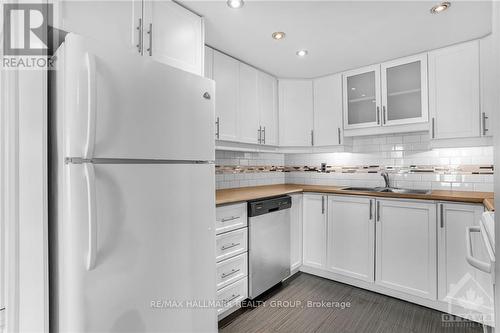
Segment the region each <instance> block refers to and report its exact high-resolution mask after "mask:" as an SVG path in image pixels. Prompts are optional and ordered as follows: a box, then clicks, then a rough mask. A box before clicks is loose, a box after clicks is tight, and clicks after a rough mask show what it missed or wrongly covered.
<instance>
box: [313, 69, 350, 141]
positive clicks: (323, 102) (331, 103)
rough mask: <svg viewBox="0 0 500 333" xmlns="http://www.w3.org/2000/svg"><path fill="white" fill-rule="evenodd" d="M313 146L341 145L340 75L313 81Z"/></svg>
mask: <svg viewBox="0 0 500 333" xmlns="http://www.w3.org/2000/svg"><path fill="white" fill-rule="evenodd" d="M313 88H314V126H313V127H314V135H313V142H314V146H334V145H341V144H342V143H343V128H342V75H340V74H335V75H330V76H325V77H322V78H319V79H315V80H314V81H313Z"/></svg>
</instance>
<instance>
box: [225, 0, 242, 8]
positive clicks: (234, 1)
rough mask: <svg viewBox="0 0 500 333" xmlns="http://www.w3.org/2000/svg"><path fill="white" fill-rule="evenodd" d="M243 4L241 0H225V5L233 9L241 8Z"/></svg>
mask: <svg viewBox="0 0 500 333" xmlns="http://www.w3.org/2000/svg"><path fill="white" fill-rule="evenodd" d="M244 4H245V3H244V2H243V0H227V5H228V6H229V8H233V9H238V8H241V7H243V5H244Z"/></svg>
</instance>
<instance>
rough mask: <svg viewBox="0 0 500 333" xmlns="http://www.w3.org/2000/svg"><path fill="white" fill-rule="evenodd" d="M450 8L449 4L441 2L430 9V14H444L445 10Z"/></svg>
mask: <svg viewBox="0 0 500 333" xmlns="http://www.w3.org/2000/svg"><path fill="white" fill-rule="evenodd" d="M450 7H451V3H449V2H448V1H445V2H441V3H440V4H438V5H435V6H434V7H432V8H431V13H432V14H439V13H441V12H444V11H445V10H447V9H448V8H450Z"/></svg>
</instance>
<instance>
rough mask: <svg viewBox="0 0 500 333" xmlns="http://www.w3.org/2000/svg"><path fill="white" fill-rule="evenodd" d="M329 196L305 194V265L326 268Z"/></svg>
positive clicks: (303, 245)
mask: <svg viewBox="0 0 500 333" xmlns="http://www.w3.org/2000/svg"><path fill="white" fill-rule="evenodd" d="M327 201H328V197H327V196H326V195H321V194H309V193H305V194H304V196H303V202H304V207H303V210H304V212H303V220H302V224H303V229H302V230H303V235H302V236H303V244H302V247H303V250H302V264H303V265H304V266H308V267H312V268H319V269H325V268H326V217H327V207H326V206H327Z"/></svg>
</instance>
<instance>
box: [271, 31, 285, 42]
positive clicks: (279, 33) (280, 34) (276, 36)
mask: <svg viewBox="0 0 500 333" xmlns="http://www.w3.org/2000/svg"><path fill="white" fill-rule="evenodd" d="M272 36H273V38H274V39H276V40H280V39H283V38H285V36H286V34H285V33H284V32H283V31H276V32H273V34H272Z"/></svg>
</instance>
